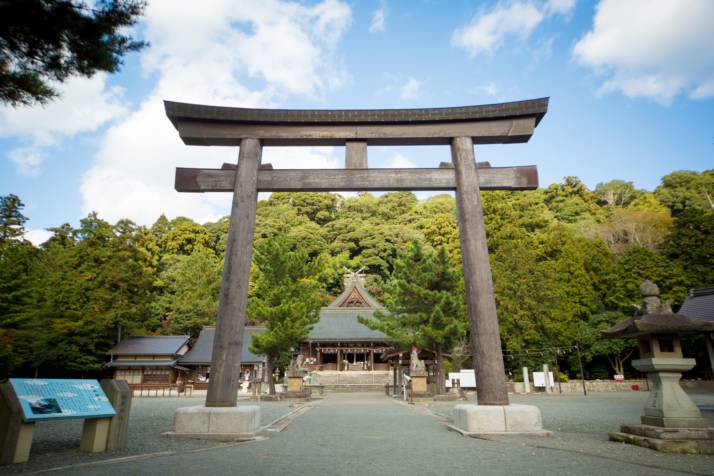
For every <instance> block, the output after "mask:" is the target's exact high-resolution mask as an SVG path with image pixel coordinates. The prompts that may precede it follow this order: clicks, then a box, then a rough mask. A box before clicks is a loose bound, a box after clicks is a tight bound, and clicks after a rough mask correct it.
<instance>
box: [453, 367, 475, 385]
mask: <svg viewBox="0 0 714 476" xmlns="http://www.w3.org/2000/svg"><path fill="white" fill-rule="evenodd" d="M456 379H458V380H459V381H460V382H461V388H476V374H475V373H474V369H461V371H460V372H449V378H448V379H446V388H451V381H452V380H456Z"/></svg>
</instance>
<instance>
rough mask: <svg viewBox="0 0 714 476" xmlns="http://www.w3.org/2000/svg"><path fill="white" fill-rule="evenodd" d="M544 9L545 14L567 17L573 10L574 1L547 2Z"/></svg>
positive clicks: (553, 0) (550, 0)
mask: <svg viewBox="0 0 714 476" xmlns="http://www.w3.org/2000/svg"><path fill="white" fill-rule="evenodd" d="M544 8H545V12H546V14H553V15H564V16H568V15H570V14H572V13H573V11H574V10H575V0H548V1H547V2H545V5H544Z"/></svg>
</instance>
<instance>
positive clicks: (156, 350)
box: [107, 336, 189, 355]
mask: <svg viewBox="0 0 714 476" xmlns="http://www.w3.org/2000/svg"><path fill="white" fill-rule="evenodd" d="M188 340H189V337H188V336H141V337H127V338H126V339H124V340H123V341H121V342H119V343H118V344H117V345H115V346H114V347H112V349H111V350H110V351H109V352H107V354H110V355H173V354H176V353H177V352H178V351H179V350H180V349H181V347H183V346H184V345H185V344H186V343H187V342H188Z"/></svg>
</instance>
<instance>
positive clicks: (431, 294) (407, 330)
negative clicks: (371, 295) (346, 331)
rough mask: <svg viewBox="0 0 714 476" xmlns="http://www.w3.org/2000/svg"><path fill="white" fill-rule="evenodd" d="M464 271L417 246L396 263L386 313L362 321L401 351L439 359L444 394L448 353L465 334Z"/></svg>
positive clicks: (441, 252)
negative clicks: (421, 352)
mask: <svg viewBox="0 0 714 476" xmlns="http://www.w3.org/2000/svg"><path fill="white" fill-rule="evenodd" d="M464 296H465V295H464V288H463V280H462V277H461V271H460V270H459V269H458V268H457V267H456V266H455V265H454V263H453V261H452V260H451V258H449V255H448V254H447V252H446V249H445V248H439V249H438V250H437V251H436V252H434V251H427V250H425V249H424V248H422V246H421V244H420V243H419V242H414V243H412V244H411V245H410V247H409V248H408V249H407V250H406V251H405V252H403V253H401V254H400V255H399V256H398V258H397V260H396V262H395V263H394V273H393V274H392V276H391V278H390V279H389V281H388V282H387V284H386V286H385V297H386V299H385V303H384V304H385V307H386V309H387V311H389V312H388V313H382V312H375V318H376V319H375V320H372V319H365V318H360V322H362V323H363V324H365V325H366V326H368V327H370V328H371V329H375V330H379V331H382V332H384V333H385V334H387V335H388V336H389V337H390V338H391V339H392V340H393V341H394V342H395V343H396V344H397V345H399V346H402V347H410V346H417V347H420V348H422V349H428V350H431V351H433V352H434V353H435V355H436V372H435V374H436V379H437V387H436V388H437V392H439V393H443V392H444V391H445V389H444V382H445V376H444V370H443V368H444V366H443V359H444V353H445V352H449V351H451V350H452V349H453V348H454V347H455V346H457V345H459V344H461V343H463V341H464V340H465V339H466V334H467V327H468V326H467V320H466V303H465V301H464Z"/></svg>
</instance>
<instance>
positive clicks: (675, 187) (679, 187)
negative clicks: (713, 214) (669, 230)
mask: <svg viewBox="0 0 714 476" xmlns="http://www.w3.org/2000/svg"><path fill="white" fill-rule="evenodd" d="M654 193H655V196H656V197H657V198H658V199H659V201H660V202H662V203H664V204H665V205H666V206H667V207H668V208H669V209H670V210H672V216H674V217H675V218H676V217H677V216H678V215H680V214H681V213H684V211H686V210H697V211H704V210H709V211H711V205H710V203H709V199H708V198H707V194H708V195H709V197H712V196H714V169H710V170H705V171H703V172H701V173H697V172H690V171H678V172H672V173H671V174H669V175H665V176H664V177H662V184H661V185H660V186H659V187H657V189H656V190H655V192H654Z"/></svg>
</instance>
